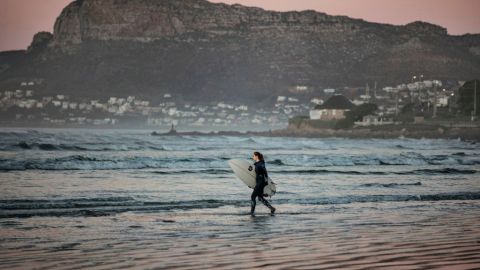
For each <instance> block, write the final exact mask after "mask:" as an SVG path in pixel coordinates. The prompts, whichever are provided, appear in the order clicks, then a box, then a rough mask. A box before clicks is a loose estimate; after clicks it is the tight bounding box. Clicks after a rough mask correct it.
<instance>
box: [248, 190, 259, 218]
mask: <svg viewBox="0 0 480 270" xmlns="http://www.w3.org/2000/svg"><path fill="white" fill-rule="evenodd" d="M256 205H257V192H256V189H254V190H253V192H252V196H251V201H250V214H252V215H253V213H255V206H256Z"/></svg>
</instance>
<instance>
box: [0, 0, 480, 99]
mask: <svg viewBox="0 0 480 270" xmlns="http://www.w3.org/2000/svg"><path fill="white" fill-rule="evenodd" d="M479 47H480V35H465V36H449V35H448V34H447V32H446V30H445V29H444V28H442V27H439V26H436V25H432V24H429V23H425V22H414V23H411V24H408V25H405V26H393V25H386V24H376V23H369V22H366V21H363V20H358V19H351V18H348V17H343V16H330V15H327V14H324V13H320V12H315V11H302V12H274V11H266V10H263V9H260V8H254V7H244V6H241V5H226V4H213V3H210V2H208V1H205V0H182V1H179V0H157V1H152V0H129V1H127V0H77V1H74V2H72V3H71V4H69V5H68V6H67V7H66V8H65V9H64V10H63V11H62V13H61V14H60V16H59V17H58V19H57V21H56V23H55V26H54V33H53V37H52V36H51V35H49V34H46V33H41V34H38V35H37V36H36V37H35V38H34V41H33V42H32V46H31V47H30V49H29V51H35V52H37V54H35V55H33V54H32V56H31V59H29V60H25V61H17V62H18V64H15V65H14V64H12V63H7V66H8V69H3V70H1V71H0V86H1V85H2V82H5V81H9V82H12V81H15V78H17V77H20V76H22V77H28V76H33V75H32V74H34V76H35V77H41V78H44V79H45V81H46V82H48V83H47V84H45V85H48V88H45V89H44V90H45V91H54V90H51V89H62V91H66V92H67V94H70V95H75V94H77V93H81V95H87V94H88V95H99V94H102V93H108V95H112V94H115V95H124V94H132V93H133V94H136V95H140V96H144V97H147V98H150V97H156V96H162V94H163V93H167V92H168V93H175V94H176V96H181V97H182V98H185V99H187V100H188V99H195V100H198V99H199V98H200V99H205V100H211V99H222V100H224V99H235V100H240V99H245V100H250V101H255V102H258V101H259V100H261V101H265V100H269V99H271V98H272V97H273V96H275V95H283V94H287V93H288V89H289V88H290V87H291V86H292V85H307V86H309V87H310V88H311V89H317V90H319V89H323V88H324V87H342V86H348V85H350V86H355V85H365V83H366V82H371V81H373V80H375V81H377V82H378V84H379V85H380V86H381V85H386V84H395V83H399V82H405V81H408V80H409V79H410V78H411V76H412V74H420V73H421V74H425V76H427V77H429V78H436V79H445V80H447V79H455V80H457V79H458V80H467V79H471V78H473V77H474V76H477V75H478V74H480V57H479V54H478V48H479ZM0 59H2V56H1V55H0ZM5 59H6V58H5ZM9 59H10V58H9ZM21 63H28V65H26V64H21ZM55 91H56V90H55Z"/></svg>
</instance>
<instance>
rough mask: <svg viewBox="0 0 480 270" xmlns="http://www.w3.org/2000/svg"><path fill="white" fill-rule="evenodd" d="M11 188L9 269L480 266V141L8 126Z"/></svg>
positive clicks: (6, 237) (2, 235)
mask: <svg viewBox="0 0 480 270" xmlns="http://www.w3.org/2000/svg"><path fill="white" fill-rule="evenodd" d="M253 151H260V152H262V153H263V154H264V156H265V159H266V166H267V170H268V172H269V175H270V177H271V178H272V179H273V180H274V181H275V182H276V183H277V191H278V192H277V194H276V195H275V196H274V197H273V198H271V203H272V204H273V205H274V206H275V207H276V208H277V213H276V214H275V215H274V216H271V215H270V214H269V211H268V209H267V208H266V207H264V206H263V205H261V203H258V204H257V215H256V216H255V217H251V216H250V215H249V210H250V202H249V200H250V194H251V191H252V190H250V189H249V188H248V187H246V186H245V185H244V184H243V183H242V182H241V181H240V180H238V179H236V178H235V176H234V174H233V173H232V171H231V169H230V168H229V166H228V163H227V161H228V160H230V159H250V158H251V156H252V153H253ZM0 188H1V193H0V269H84V268H89V269H121V268H124V269H125V268H126V269H172V268H175V269H206V268H217V269H252V268H265V269H347V268H348V269H385V268H395V269H427V268H428V269H434V268H438V269H442V268H443V269H475V268H480V255H479V254H480V222H479V221H480V144H478V143H475V142H466V141H461V140H440V139H439V140H435V139H421V140H419V139H406V138H398V139H343V138H318V139H313V138H280V137H274V138H271V137H230V136H171V137H160V136H151V135H150V133H149V132H148V131H141V130H139V131H137V130H133V131H132V130H80V129H3V130H2V131H0Z"/></svg>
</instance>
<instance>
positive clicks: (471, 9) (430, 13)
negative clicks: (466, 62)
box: [0, 0, 480, 51]
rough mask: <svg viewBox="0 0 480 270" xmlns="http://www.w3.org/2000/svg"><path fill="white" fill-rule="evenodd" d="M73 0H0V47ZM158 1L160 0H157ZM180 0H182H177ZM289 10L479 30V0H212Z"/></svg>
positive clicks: (18, 45)
mask: <svg viewBox="0 0 480 270" xmlns="http://www.w3.org/2000/svg"><path fill="white" fill-rule="evenodd" d="M71 1H72V0H0V51H5V50H19V49H26V48H27V47H28V45H29V44H30V42H31V41H32V38H33V35H34V34H35V33H37V32H40V31H49V32H53V25H54V23H55V19H56V18H57V16H58V15H60V12H61V11H62V9H63V8H64V7H65V6H66V5H67V4H68V3H70V2H71ZM158 1H160V0H158ZM178 1H181V0H178ZM211 2H224V3H227V4H235V3H238V4H242V5H246V6H256V7H261V8H264V9H269V10H278V11H288V10H305V9H313V10H317V11H320V12H325V13H327V14H330V15H346V16H349V17H353V18H360V19H364V20H366V21H371V22H380V23H390V24H396V25H404V24H407V23H410V22H413V21H418V20H421V21H426V22H430V23H434V24H438V25H441V26H443V27H445V28H447V30H448V32H449V33H450V34H453V35H461V34H465V33H480V16H479V13H478V11H479V10H480V0H211Z"/></svg>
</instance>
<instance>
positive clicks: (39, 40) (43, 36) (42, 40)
mask: <svg viewBox="0 0 480 270" xmlns="http://www.w3.org/2000/svg"><path fill="white" fill-rule="evenodd" d="M52 39H53V35H52V33H50V32H39V33H37V34H35V36H33V40H32V43H31V44H30V46H29V47H28V49H27V51H28V52H32V51H35V50H42V49H45V48H46V47H47V46H48V45H49V44H50V42H51V41H52Z"/></svg>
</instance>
